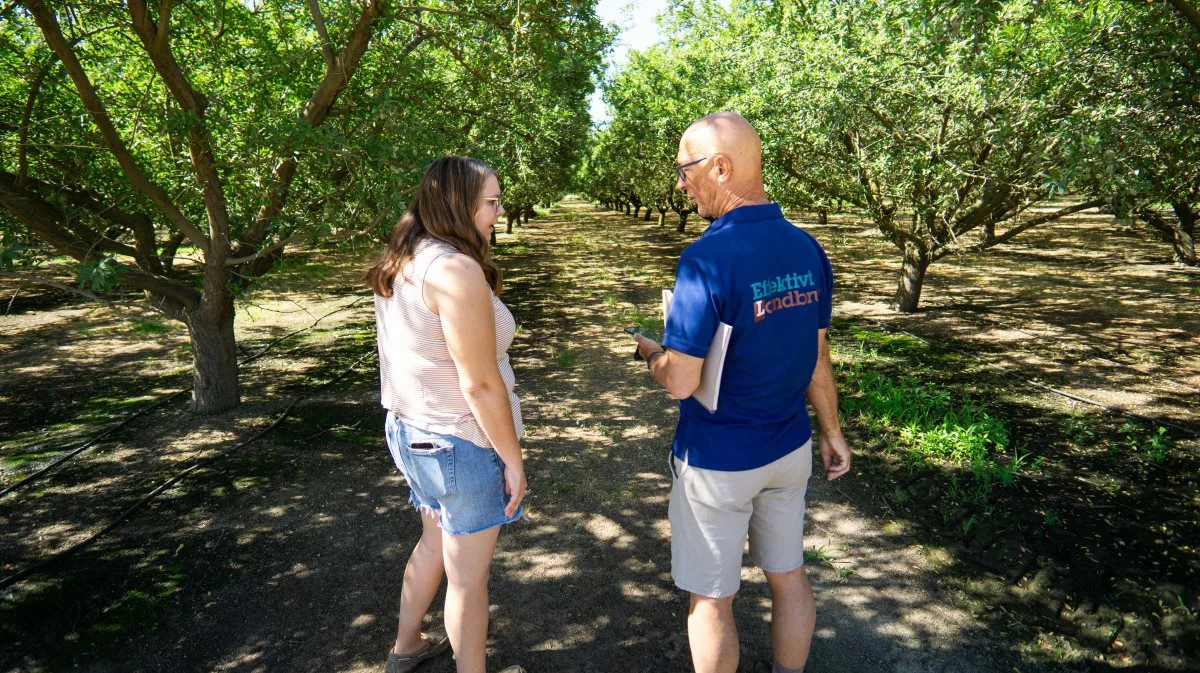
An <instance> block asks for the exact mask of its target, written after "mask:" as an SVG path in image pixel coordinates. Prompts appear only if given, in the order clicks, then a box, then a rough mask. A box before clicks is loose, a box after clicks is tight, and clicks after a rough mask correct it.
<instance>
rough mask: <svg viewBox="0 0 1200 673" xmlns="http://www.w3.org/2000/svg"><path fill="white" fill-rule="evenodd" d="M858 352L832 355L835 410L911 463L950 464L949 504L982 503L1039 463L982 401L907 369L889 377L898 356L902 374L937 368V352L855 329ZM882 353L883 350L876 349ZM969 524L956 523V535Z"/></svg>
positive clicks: (902, 499) (902, 495) (905, 497)
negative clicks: (837, 397)
mask: <svg viewBox="0 0 1200 673" xmlns="http://www.w3.org/2000/svg"><path fill="white" fill-rule="evenodd" d="M854 338H855V339H856V340H858V341H859V347H858V349H857V350H851V351H850V352H848V353H847V352H839V355H840V356H841V357H840V358H839V359H840V360H841V361H842V363H841V364H840V365H839V367H838V369H839V372H838V381H839V387H841V388H842V389H843V390H844V391H845V394H844V395H843V397H842V412H843V414H844V416H845V418H846V419H848V420H849V421H850V422H852V423H853V424H854V425H857V426H859V427H862V428H863V429H864V430H866V431H867V432H868V433H869V434H871V435H873V436H877V437H881V438H882V439H883V441H884V444H885V446H886V450H887V451H888V452H890V453H893V454H897V455H899V456H901V457H902V458H903V459H904V460H906V461H907V462H908V463H909V465H910V467H913V468H915V467H918V466H925V467H931V468H935V469H939V470H945V469H949V470H951V471H952V474H950V475H949V477H948V481H947V482H946V485H945V493H944V496H945V497H946V498H947V499H948V500H949V501H950V502H966V503H972V504H975V505H980V506H986V504H987V502H988V499H989V498H990V496H991V493H992V491H993V490H994V489H995V488H996V487H1007V486H1011V485H1012V484H1013V482H1014V481H1015V480H1016V477H1017V475H1018V474H1019V473H1021V472H1023V471H1027V470H1036V469H1038V468H1040V467H1041V464H1042V459H1041V458H1037V459H1031V457H1030V454H1029V453H1028V452H1022V451H1021V450H1019V449H1018V448H1016V447H1014V446H1012V440H1011V437H1010V435H1009V430H1008V427H1007V426H1006V424H1005V422H1004V421H1003V420H1002V419H1001V418H999V417H998V416H995V415H993V414H992V413H991V412H990V411H989V410H988V409H987V407H986V405H985V403H984V402H983V401H982V400H978V399H975V398H973V397H971V396H969V395H963V394H957V393H956V392H954V389H953V388H950V387H946V386H942V385H939V384H937V383H934V382H931V381H927V380H924V379H922V378H919V377H917V376H914V375H912V374H909V373H906V374H902V375H898V376H889V375H887V374H886V373H883V372H886V371H888V370H894V367H891V366H889V365H890V364H891V363H890V362H888V360H889V359H890V358H892V357H897V358H899V359H900V360H902V361H903V362H904V363H905V364H906V365H907V370H908V371H909V372H911V371H913V370H912V367H913V365H914V364H916V365H917V367H918V369H917V371H920V363H927V364H929V365H930V366H936V367H938V368H941V367H942V366H943V365H944V364H945V363H944V362H942V361H941V356H938V355H936V354H933V355H931V354H930V353H929V352H928V349H926V348H923V345H922V344H921V343H920V342H919V341H916V340H914V339H911V338H906V337H897V336H893V335H888V334H878V333H872V332H866V331H862V330H859V331H857V332H855V334H854ZM881 350H884V351H886V352H887V354H886V355H884V354H881V353H880V351H881ZM889 495H890V500H891V501H892V502H894V503H896V504H897V505H905V504H906V503H908V502H909V501H910V500H913V499H914V498H913V495H914V494H912V493H910V492H909V491H908V490H906V489H904V488H902V487H899V488H896V489H894V490H893V491H892V492H891V493H890V494H889ZM974 524H975V521H974V520H972V519H967V522H964V523H963V527H964V528H963V534H964V535H965V534H966V533H968V532H969V531H970V528H971V527H972V526H973V525H974Z"/></svg>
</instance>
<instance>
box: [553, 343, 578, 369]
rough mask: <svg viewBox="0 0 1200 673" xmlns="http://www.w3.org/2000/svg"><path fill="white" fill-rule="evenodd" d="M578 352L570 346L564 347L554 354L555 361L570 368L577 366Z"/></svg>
mask: <svg viewBox="0 0 1200 673" xmlns="http://www.w3.org/2000/svg"><path fill="white" fill-rule="evenodd" d="M578 357H579V356H578V354H577V353H576V352H575V351H573V350H571V349H570V348H563V349H562V350H560V351H559V352H558V353H556V354H555V355H554V363H555V364H557V365H558V366H559V367H563V368H570V367H574V366H575V361H576V360H577V359H578Z"/></svg>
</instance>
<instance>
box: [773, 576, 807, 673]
mask: <svg viewBox="0 0 1200 673" xmlns="http://www.w3.org/2000/svg"><path fill="white" fill-rule="evenodd" d="M766 576H767V584H769V585H770V587H771V650H772V652H774V654H775V664H776V667H777V668H778V667H782V668H785V669H788V670H794V671H799V670H803V669H804V664H805V663H806V662H807V661H808V650H809V647H810V646H811V645H812V637H813V627H814V625H815V624H816V621H817V612H816V606H815V604H814V601H813V592H812V585H811V584H809V583H808V573H806V572H804V567H803V566H801V567H799V568H796V569H795V570H793V571H791V572H785V573H766Z"/></svg>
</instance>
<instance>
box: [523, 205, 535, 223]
mask: <svg viewBox="0 0 1200 673" xmlns="http://www.w3.org/2000/svg"><path fill="white" fill-rule="evenodd" d="M531 213H533V208H526V209H525V210H524V211H522V212H521V224H529V215H530V214H531Z"/></svg>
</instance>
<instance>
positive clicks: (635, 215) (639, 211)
mask: <svg viewBox="0 0 1200 673" xmlns="http://www.w3.org/2000/svg"><path fill="white" fill-rule="evenodd" d="M641 214H642V206H641V205H640V204H636V203H635V204H633V219H635V220H636V219H637V218H638V217H640V216H641Z"/></svg>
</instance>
